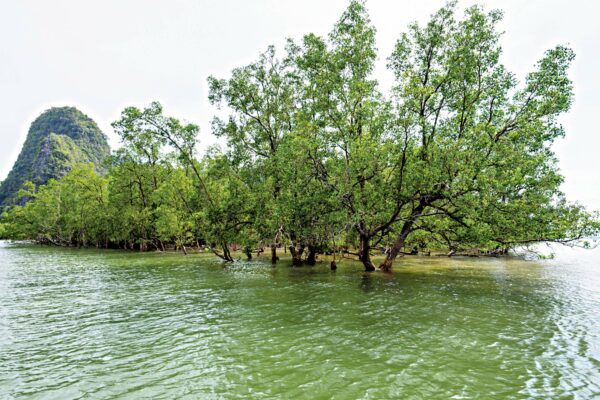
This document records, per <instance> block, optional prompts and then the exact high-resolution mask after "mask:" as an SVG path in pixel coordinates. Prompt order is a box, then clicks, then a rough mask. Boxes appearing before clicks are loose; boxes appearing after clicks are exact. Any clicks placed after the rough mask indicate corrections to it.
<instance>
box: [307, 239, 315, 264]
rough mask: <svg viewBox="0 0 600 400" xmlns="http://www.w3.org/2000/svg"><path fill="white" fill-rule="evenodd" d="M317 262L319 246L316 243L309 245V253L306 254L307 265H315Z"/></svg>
mask: <svg viewBox="0 0 600 400" xmlns="http://www.w3.org/2000/svg"><path fill="white" fill-rule="evenodd" d="M316 263H317V246H315V245H314V244H309V245H308V255H307V256H306V264H307V265H315V264H316Z"/></svg>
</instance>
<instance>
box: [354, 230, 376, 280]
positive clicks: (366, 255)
mask: <svg viewBox="0 0 600 400" xmlns="http://www.w3.org/2000/svg"><path fill="white" fill-rule="evenodd" d="M369 240H370V238H369V237H368V236H367V235H364V234H361V235H360V248H359V249H358V254H359V259H360V261H361V262H362V263H363V265H364V266H365V271H367V272H370V271H375V265H373V262H372V261H371V253H370V251H371V244H370V242H369Z"/></svg>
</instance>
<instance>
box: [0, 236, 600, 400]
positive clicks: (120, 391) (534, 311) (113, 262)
mask: <svg viewBox="0 0 600 400" xmlns="http://www.w3.org/2000/svg"><path fill="white" fill-rule="evenodd" d="M599 256H600V252H599V251H591V252H587V253H586V252H582V251H574V250H564V251H561V252H560V253H559V254H558V257H557V258H556V259H555V260H552V261H545V262H531V261H522V260H519V259H516V258H512V259H511V258H498V259H458V258H457V259H446V258H436V257H430V258H418V257H417V258H408V257H407V258H405V259H403V260H401V262H399V263H398V265H397V266H396V270H395V272H394V273H393V274H383V273H372V274H365V273H363V272H362V270H361V269H362V268H361V266H360V265H358V264H352V263H348V262H346V263H345V264H344V263H340V264H338V265H339V268H338V270H337V271H336V272H332V271H330V269H329V265H328V263H325V262H323V263H322V264H319V265H317V266H315V267H302V268H291V267H288V266H287V265H286V264H285V263H280V264H279V265H278V266H277V267H272V266H271V265H270V264H268V263H264V264H263V263H261V262H250V263H244V262H239V263H236V264H233V265H223V264H221V263H220V262H218V261H216V260H214V259H213V258H212V257H205V256H192V255H190V256H188V257H184V256H181V255H173V254H162V255H161V254H137V253H123V252H114V251H105V252H98V251H88V250H67V249H52V248H43V247H36V246H27V245H10V244H7V243H1V244H0V260H1V263H0V398H5V397H7V398H13V397H14V398H29V397H33V398H60V399H70V398H80V397H85V398H115V397H118V398H140V397H149V398H240V399H241V398H243V399H247V398H307V399H315V398H322V399H329V398H337V399H349V398H352V399H353V398H365V399H385V398H432V399H438V398H439V399H448V398H455V399H460V398H472V399H480V398H498V399H505V398H508V399H521V398H523V399H525V398H540V399H546V398H553V399H560V398H566V399H570V398H582V399H587V398H593V397H594V396H600V322H599V321H600V268H598V267H599V265H598V264H599V263H598V261H597V259H598V257H599Z"/></svg>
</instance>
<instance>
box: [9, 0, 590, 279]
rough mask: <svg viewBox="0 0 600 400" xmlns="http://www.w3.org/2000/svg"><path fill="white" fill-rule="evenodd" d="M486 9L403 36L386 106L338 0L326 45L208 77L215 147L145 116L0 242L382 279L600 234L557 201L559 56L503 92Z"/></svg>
mask: <svg viewBox="0 0 600 400" xmlns="http://www.w3.org/2000/svg"><path fill="white" fill-rule="evenodd" d="M501 17H502V14H501V13H500V12H499V11H489V12H488V11H485V10H484V9H483V8H481V7H478V6H474V7H470V8H468V9H467V10H466V11H465V13H464V17H462V18H458V17H457V13H456V5H455V3H450V4H449V5H447V6H446V7H444V8H442V9H441V10H439V11H438V12H437V13H435V14H434V15H433V16H432V17H431V20H430V21H429V22H428V23H427V24H425V25H422V26H421V25H418V24H416V23H415V24H411V25H410V26H409V27H408V30H407V31H406V32H405V33H403V34H402V35H401V36H400V38H399V39H398V41H397V44H396V47H395V50H394V52H393V54H391V55H390V56H389V58H388V66H389V68H390V69H391V71H393V73H394V75H395V77H396V84H395V86H394V88H393V90H392V91H391V93H383V92H382V91H380V90H379V88H378V84H377V81H376V80H374V79H373V77H372V71H373V68H374V63H375V60H376V58H377V56H378V54H377V49H376V47H375V28H374V27H373V26H372V25H371V23H370V21H369V17H368V15H367V12H366V9H365V6H364V4H363V3H362V2H361V1H356V0H353V1H351V2H350V5H349V7H348V9H347V10H346V11H345V12H344V14H343V15H342V16H341V18H340V19H339V21H338V22H337V24H336V25H335V26H334V28H333V30H332V31H331V33H330V34H329V35H328V37H319V36H317V35H314V34H308V35H306V36H304V38H303V39H302V40H301V41H300V42H299V43H296V42H294V41H291V40H290V41H289V42H288V44H287V46H286V49H285V54H284V55H283V56H282V57H278V56H277V54H276V51H275V49H274V48H273V47H270V48H269V49H268V50H267V51H266V52H265V53H263V54H261V55H260V56H259V57H258V59H257V61H256V62H253V63H251V64H249V65H246V66H242V67H240V68H237V69H235V70H234V71H233V72H232V73H231V76H230V77H228V78H227V79H218V78H215V77H211V78H209V85H210V94H209V99H210V101H211V102H212V103H213V104H215V105H218V106H221V107H225V109H226V110H228V111H229V117H228V118H227V119H225V120H221V119H215V120H214V121H213V130H214V133H215V134H216V135H217V136H219V137H222V138H225V139H226V140H227V148H226V149H225V150H223V151H222V150H220V149H218V148H211V149H209V151H208V152H207V153H206V154H205V155H204V156H203V157H201V158H199V157H198V155H197V152H196V150H195V145H196V140H197V134H198V127H197V126H195V125H193V124H186V123H182V122H180V121H179V120H177V119H175V118H172V117H166V116H164V115H163V112H162V107H161V106H160V104H159V103H152V104H151V105H150V106H149V107H147V108H145V109H143V110H140V109H137V108H133V107H131V108H127V109H125V110H124V111H123V113H122V115H121V118H120V119H119V120H118V121H116V122H115V123H114V124H113V127H114V128H115V130H116V132H117V133H118V134H119V135H120V137H121V140H122V143H123V146H122V147H121V148H120V149H119V150H118V151H117V152H115V153H114V155H113V157H112V164H111V168H110V170H109V171H108V174H107V175H106V176H101V175H99V174H98V173H97V172H96V171H94V169H93V167H92V166H90V165H85V164H82V165H78V166H77V167H75V168H73V170H72V171H71V172H69V173H68V174H67V175H66V176H65V177H64V178H62V179H61V180H51V181H50V182H49V183H48V185H46V186H42V187H40V188H39V189H38V190H37V191H35V190H34V187H33V186H31V185H30V186H29V187H27V188H26V190H25V191H23V192H22V193H21V194H20V195H21V196H25V197H27V198H31V199H33V200H32V201H30V202H29V203H27V204H26V205H25V206H16V207H14V208H12V209H11V210H10V211H9V212H8V213H6V214H5V216H4V219H3V226H2V228H1V229H2V231H0V232H4V235H5V236H8V237H13V238H29V239H35V240H38V241H40V242H50V243H55V244H60V245H95V246H102V247H121V248H136V249H141V250H147V249H164V248H166V247H168V246H176V247H177V248H180V249H182V250H183V251H186V246H191V245H205V246H207V247H208V248H210V249H211V250H212V251H213V252H214V253H215V254H216V255H218V256H219V257H221V258H223V259H224V260H226V261H233V257H232V254H231V247H232V245H236V246H240V247H241V248H242V249H244V250H245V252H246V253H247V255H248V256H249V257H250V256H251V252H252V251H253V250H255V249H257V248H262V247H269V248H270V249H271V254H272V255H271V257H272V260H273V262H276V261H277V253H276V251H275V250H276V249H277V248H278V247H281V246H286V247H287V248H288V249H289V251H290V253H291V255H292V260H293V263H294V264H296V265H298V264H302V263H307V264H314V263H315V261H316V256H317V254H319V253H324V252H331V251H340V250H341V249H344V251H347V252H348V253H354V254H355V255H356V256H357V258H358V259H360V261H362V263H363V264H364V266H365V269H366V270H368V271H370V270H374V269H375V265H374V264H373V261H372V259H371V256H372V254H373V252H381V253H383V254H384V255H385V259H384V261H383V262H382V264H381V265H380V267H381V268H382V269H383V270H389V269H390V268H391V267H392V264H393V262H394V260H395V259H396V258H397V256H398V255H400V254H403V253H405V252H409V253H410V252H412V253H414V252H415V251H419V249H421V250H422V251H426V250H427V249H441V248H445V249H447V251H449V252H456V251H460V250H465V249H478V251H481V252H487V253H494V254H499V253H504V252H506V251H507V250H508V249H510V248H513V247H515V246H519V245H522V244H525V243H533V242H541V241H555V242H563V243H565V242H572V241H576V240H579V239H582V238H585V237H588V236H591V235H594V234H597V233H598V231H599V229H600V224H599V223H598V215H597V214H594V213H589V212H587V211H586V210H585V209H584V208H583V207H581V206H579V205H577V204H574V203H569V202H567V201H566V199H565V198H564V195H563V193H561V191H560V184H561V183H562V179H563V178H562V176H561V175H560V173H559V171H558V168H557V165H556V164H557V163H556V159H555V157H554V154H553V152H552V149H551V145H552V143H553V142H554V140H555V139H557V138H559V137H562V136H563V135H564V132H563V129H562V127H561V125H560V123H559V122H558V118H559V116H560V115H561V114H563V113H564V112H566V111H568V110H569V108H570V106H571V103H572V97H573V91H572V83H571V81H570V79H569V77H568V68H569V65H570V64H571V62H572V60H573V58H574V54H573V52H572V50H571V49H569V48H567V47H564V46H557V47H555V48H553V49H550V50H548V51H546V53H545V54H544V56H543V57H542V59H540V60H539V61H538V62H537V64H536V66H535V69H534V70H533V72H531V73H529V74H528V75H527V76H526V77H525V80H524V81H523V82H521V83H519V82H518V80H517V79H516V77H515V76H514V75H513V74H512V73H510V72H509V71H508V70H507V69H506V68H505V66H504V65H503V64H502V63H501V48H500V45H499V37H500V34H499V32H498V31H497V24H498V22H499V21H500V19H501Z"/></svg>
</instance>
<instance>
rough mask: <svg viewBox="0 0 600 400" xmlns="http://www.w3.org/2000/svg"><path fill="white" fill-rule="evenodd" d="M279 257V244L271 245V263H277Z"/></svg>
mask: <svg viewBox="0 0 600 400" xmlns="http://www.w3.org/2000/svg"><path fill="white" fill-rule="evenodd" d="M278 260H279V257H277V244H275V243H273V244H272V245H271V264H277V261H278Z"/></svg>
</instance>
